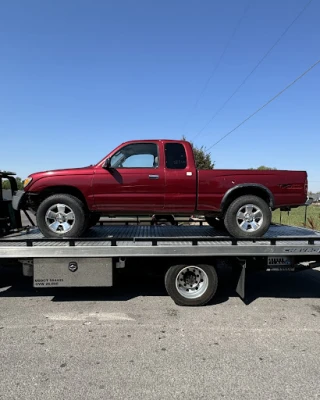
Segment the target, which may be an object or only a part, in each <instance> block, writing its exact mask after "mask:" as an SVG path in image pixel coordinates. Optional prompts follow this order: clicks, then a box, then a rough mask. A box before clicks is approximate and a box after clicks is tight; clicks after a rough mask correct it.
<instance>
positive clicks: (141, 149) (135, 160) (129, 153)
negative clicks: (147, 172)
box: [111, 143, 159, 168]
mask: <svg viewBox="0 0 320 400" xmlns="http://www.w3.org/2000/svg"><path fill="white" fill-rule="evenodd" d="M158 165H159V158H158V146H157V145H156V144H155V143H133V144H128V145H127V146H124V147H123V148H122V149H121V150H119V151H118V152H117V153H116V154H114V155H113V156H112V157H111V168H158Z"/></svg>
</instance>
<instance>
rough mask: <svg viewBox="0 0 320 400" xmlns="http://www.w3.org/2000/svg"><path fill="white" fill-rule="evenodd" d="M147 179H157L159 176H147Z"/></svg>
mask: <svg viewBox="0 0 320 400" xmlns="http://www.w3.org/2000/svg"><path fill="white" fill-rule="evenodd" d="M149 179H159V175H149Z"/></svg>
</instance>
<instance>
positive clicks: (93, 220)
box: [88, 213, 101, 228]
mask: <svg viewBox="0 0 320 400" xmlns="http://www.w3.org/2000/svg"><path fill="white" fill-rule="evenodd" d="M100 217H101V214H100V213H90V214H89V217H88V228H92V227H93V226H95V225H97V223H98V222H99V221H100Z"/></svg>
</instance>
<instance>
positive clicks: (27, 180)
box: [23, 176, 32, 188]
mask: <svg viewBox="0 0 320 400" xmlns="http://www.w3.org/2000/svg"><path fill="white" fill-rule="evenodd" d="M31 181H32V178H31V177H30V176H29V177H28V178H26V179H25V180H24V181H23V187H24V188H25V187H27V186H28V185H29V183H30V182H31Z"/></svg>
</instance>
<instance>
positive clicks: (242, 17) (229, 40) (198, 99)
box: [183, 0, 252, 130]
mask: <svg viewBox="0 0 320 400" xmlns="http://www.w3.org/2000/svg"><path fill="white" fill-rule="evenodd" d="M251 3H252V0H250V1H249V3H248V4H247V6H246V8H245V9H244V12H243V14H242V16H241V17H240V19H239V20H238V22H237V24H236V26H235V28H234V30H233V32H232V34H231V36H230V37H229V39H228V41H227V43H226V45H225V47H224V49H223V51H222V53H221V55H220V58H219V60H218V61H217V63H216V64H215V66H214V68H213V70H212V71H211V73H210V75H209V78H208V79H207V81H206V83H205V84H204V86H203V88H202V90H201V92H200V94H199V96H198V97H197V100H196V102H195V103H194V105H193V107H192V109H191V111H190V113H189V115H188V116H187V120H186V122H185V123H184V126H183V130H185V128H186V126H187V123H188V120H189V118H190V117H191V115H192V113H193V111H194V110H195V109H196V108H197V106H198V104H199V101H200V99H201V97H202V96H203V94H204V93H205V91H206V90H207V88H208V86H209V83H210V81H211V79H212V78H213V77H214V75H215V73H216V71H217V69H218V68H219V66H220V64H221V62H222V60H223V57H224V55H225V54H226V51H227V50H228V48H229V46H230V43H231V42H232V40H233V38H234V37H235V35H236V33H237V30H238V29H239V27H240V25H241V23H242V20H243V19H244V17H245V15H246V13H247V12H248V10H249V8H250V6H251Z"/></svg>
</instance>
